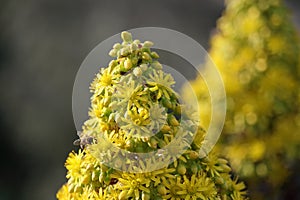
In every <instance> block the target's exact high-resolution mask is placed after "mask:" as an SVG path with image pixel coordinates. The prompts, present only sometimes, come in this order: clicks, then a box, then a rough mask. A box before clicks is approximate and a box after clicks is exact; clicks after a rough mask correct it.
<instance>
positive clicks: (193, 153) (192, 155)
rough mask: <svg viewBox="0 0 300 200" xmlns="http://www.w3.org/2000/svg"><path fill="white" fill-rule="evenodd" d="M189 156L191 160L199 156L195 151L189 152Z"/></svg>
mask: <svg viewBox="0 0 300 200" xmlns="http://www.w3.org/2000/svg"><path fill="white" fill-rule="evenodd" d="M189 156H190V158H191V159H192V160H195V159H197V158H199V154H198V153H197V152H196V151H190V154H189Z"/></svg>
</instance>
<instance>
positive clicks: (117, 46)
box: [113, 43, 122, 49]
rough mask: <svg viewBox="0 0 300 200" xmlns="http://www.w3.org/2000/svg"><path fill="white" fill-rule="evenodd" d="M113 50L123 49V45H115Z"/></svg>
mask: <svg viewBox="0 0 300 200" xmlns="http://www.w3.org/2000/svg"><path fill="white" fill-rule="evenodd" d="M113 48H114V49H121V48H122V45H121V44H120V43H116V44H114V46H113Z"/></svg>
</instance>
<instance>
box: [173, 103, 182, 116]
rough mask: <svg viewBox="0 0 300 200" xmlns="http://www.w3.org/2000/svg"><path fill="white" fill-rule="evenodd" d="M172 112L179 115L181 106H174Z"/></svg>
mask: <svg viewBox="0 0 300 200" xmlns="http://www.w3.org/2000/svg"><path fill="white" fill-rule="evenodd" d="M174 112H175V114H176V115H180V114H181V106H180V105H176V106H175V108H174Z"/></svg>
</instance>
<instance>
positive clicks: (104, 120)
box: [57, 32, 246, 200]
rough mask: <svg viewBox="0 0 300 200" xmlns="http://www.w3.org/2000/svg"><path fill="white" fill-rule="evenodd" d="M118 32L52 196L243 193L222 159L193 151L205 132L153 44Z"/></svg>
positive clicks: (213, 196)
mask: <svg viewBox="0 0 300 200" xmlns="http://www.w3.org/2000/svg"><path fill="white" fill-rule="evenodd" d="M121 38H122V40H123V42H121V43H117V44H115V45H114V46H113V49H112V50H111V51H110V52H109V55H110V56H112V57H113V60H112V61H111V62H110V63H109V64H108V66H107V67H106V68H102V69H101V70H100V71H99V73H98V74H97V75H96V77H95V79H94V81H93V82H92V84H91V87H90V89H91V92H92V93H93V95H92V97H91V109H90V112H89V116H90V117H89V119H88V120H87V121H86V122H85V123H84V125H83V131H82V132H80V133H79V134H78V135H79V137H80V140H79V141H77V142H76V143H77V144H79V145H81V148H82V149H80V150H79V152H78V153H75V152H71V153H70V154H69V156H68V158H67V161H66V164H65V166H66V168H67V170H68V172H67V176H66V177H67V179H68V181H67V183H66V184H64V185H63V186H62V188H61V189H60V190H59V191H58V193H57V198H58V199H60V200H65V199H94V200H100V199H116V200H123V199H136V200H138V199H142V200H148V199H154V200H159V199H170V200H175V199H176V200H177V199H178V200H181V199H182V200H183V199H194V200H196V199H203V200H204V199H224V200H225V199H232V200H238V199H246V197H245V195H246V192H245V185H244V184H243V183H242V182H238V181H237V179H232V176H231V174H230V171H231V169H230V167H229V165H228V163H227V161H226V160H224V159H221V158H218V157H217V156H216V155H215V154H213V153H211V154H209V155H208V156H207V157H204V158H200V157H199V153H198V151H199V149H200V147H201V144H202V143H203V138H204V136H205V131H203V129H202V128H200V127H199V128H198V119H196V118H195V119H194V118H192V117H190V116H192V115H191V112H193V111H192V110H191V109H189V108H188V106H186V105H183V104H182V103H181V102H180V98H179V95H178V94H177V93H176V92H175V91H174V89H173V85H174V84H175V81H174V79H173V77H172V76H171V75H170V74H167V73H165V72H164V71H163V66H162V64H160V63H159V61H158V60H157V59H158V58H159V56H158V54H157V53H155V52H153V51H151V49H150V47H151V46H153V43H152V42H150V41H145V42H143V43H142V42H140V41H139V40H133V39H132V36H131V34H130V33H128V32H122V34H121ZM183 108H184V109H183ZM180 149H181V150H180ZM148 155H152V156H148Z"/></svg>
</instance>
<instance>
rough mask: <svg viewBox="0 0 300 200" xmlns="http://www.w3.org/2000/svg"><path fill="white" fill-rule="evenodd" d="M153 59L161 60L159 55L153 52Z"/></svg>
mask: <svg viewBox="0 0 300 200" xmlns="http://www.w3.org/2000/svg"><path fill="white" fill-rule="evenodd" d="M151 57H152V58H154V59H157V58H159V55H158V54H157V53H156V52H154V51H153V52H151Z"/></svg>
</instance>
